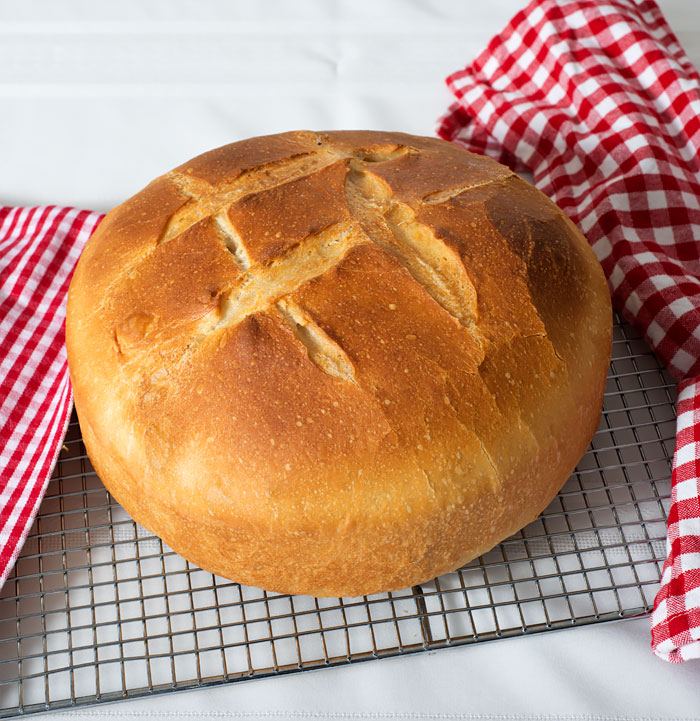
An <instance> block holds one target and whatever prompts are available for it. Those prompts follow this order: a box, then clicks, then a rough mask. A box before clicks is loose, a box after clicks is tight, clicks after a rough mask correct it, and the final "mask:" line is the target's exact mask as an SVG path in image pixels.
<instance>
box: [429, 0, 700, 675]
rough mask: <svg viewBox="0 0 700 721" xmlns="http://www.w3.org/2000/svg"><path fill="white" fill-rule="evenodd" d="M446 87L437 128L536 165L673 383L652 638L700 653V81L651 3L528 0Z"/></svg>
mask: <svg viewBox="0 0 700 721" xmlns="http://www.w3.org/2000/svg"><path fill="white" fill-rule="evenodd" d="M447 84H448V87H449V89H450V90H451V92H452V93H453V95H454V97H455V102H454V103H453V105H452V106H451V107H450V109H449V110H448V112H447V113H446V114H445V116H444V117H443V118H442V119H441V120H440V121H439V126H438V134H439V135H440V136H441V137H443V138H444V139H446V140H451V141H454V142H457V143H460V144H461V145H463V146H465V147H466V148H468V149H470V150H473V151H475V152H480V153H485V154H488V155H491V156H492V157H494V158H496V159H497V160H500V161H501V162H504V163H506V164H507V165H509V166H510V167H512V168H513V169H514V170H516V171H522V170H529V171H531V172H532V174H533V179H534V183H535V185H536V186H537V187H538V188H539V189H540V190H542V191H543V192H544V193H545V194H547V195H548V196H549V197H551V198H552V199H553V200H554V201H555V202H556V203H557V204H558V205H559V206H560V207H561V208H562V209H563V210H564V211H565V212H566V213H567V214H568V215H569V217H570V218H571V219H572V220H573V221H574V222H575V223H577V224H578V226H579V228H580V229H581V230H582V231H583V232H584V234H585V235H586V237H587V238H588V240H589V242H590V243H591V246H592V247H593V250H594V251H595V253H596V255H597V257H598V259H599V260H600V262H601V265H602V266H603V270H604V271H605V274H606V276H607V278H608V283H609V286H610V291H611V295H612V299H613V304H614V306H615V307H616V308H617V309H618V311H619V312H620V313H621V314H622V316H623V317H624V318H625V319H627V320H628V321H629V322H630V323H632V325H633V326H634V327H635V328H636V329H637V330H638V331H639V332H640V333H642V334H643V336H644V338H645V339H646V341H647V342H648V343H649V344H650V346H651V347H652V348H653V350H654V351H655V352H656V354H657V355H658V356H659V358H660V359H661V361H662V362H663V363H664V365H665V366H666V368H667V369H668V370H669V372H670V373H671V374H672V375H673V377H674V378H675V379H676V381H678V382H679V384H680V386H679V393H680V395H679V405H678V426H677V430H678V435H677V445H676V457H675V462H674V470H673V476H672V488H673V491H672V493H673V495H672V508H671V514H670V518H669V531H668V559H667V561H666V564H665V566H664V571H663V577H662V583H661V589H660V591H659V594H658V597H657V599H656V604H655V609H654V612H653V614H652V646H653V649H654V651H655V653H656V654H657V655H659V656H660V657H661V658H664V659H666V660H669V661H676V662H677V661H682V660H685V659H687V658H698V657H700V640H699V639H700V570H699V569H700V501H699V494H700V483H699V481H698V477H699V469H698V450H699V448H698V445H697V441H696V440H690V437H691V436H692V437H693V439H694V438H695V434H700V416H698V414H697V410H696V409H697V408H698V407H699V406H700V395H699V393H700V386H699V385H698V384H699V383H700V379H699V377H700V76H698V73H697V71H696V70H695V68H694V67H693V65H692V63H691V62H690V61H689V60H688V58H687V56H686V55H685V53H684V51H683V49H682V47H681V45H680V43H679V42H678V40H677V39H676V37H675V36H674V34H673V32H672V31H671V29H670V28H669V26H668V24H667V23H666V20H665V19H664V17H663V15H662V13H661V11H660V9H659V7H658V6H657V5H656V3H655V2H653V1H652V0H642V1H641V2H634V1H633V0H534V1H533V2H531V3H530V4H529V5H528V6H527V7H526V8H525V9H524V10H523V11H522V12H520V13H518V14H517V15H516V16H515V17H514V18H513V20H512V21H511V22H510V23H509V24H508V26H507V27H506V28H505V30H504V31H503V32H502V33H501V34H499V35H497V36H496V37H495V38H493V40H491V42H490V43H489V45H488V47H487V49H486V50H485V51H484V52H483V53H482V54H481V55H480V56H479V57H477V58H476V59H475V60H474V61H473V62H472V63H470V64H469V65H468V66H467V67H466V68H464V69H463V70H459V71H457V72H455V73H453V74H452V75H451V76H450V77H449V78H448V79H447ZM689 409H691V410H693V409H695V410H693V412H692V413H691V412H690V410H689ZM693 414H694V415H693ZM696 429H697V430H696ZM681 488H682V489H683V490H682V491H679V489H681ZM679 493H680V494H681V495H679ZM686 494H688V495H686Z"/></svg>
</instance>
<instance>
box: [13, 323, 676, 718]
mask: <svg viewBox="0 0 700 721" xmlns="http://www.w3.org/2000/svg"><path fill="white" fill-rule="evenodd" d="M674 435H675V385H674V383H673V381H672V380H671V378H670V377H669V376H668V375H667V373H666V372H665V371H664V370H663V369H662V368H661V367H660V365H659V363H658V361H657V360H656V358H655V357H654V356H653V354H652V353H651V352H650V350H649V348H648V347H647V346H646V344H645V343H644V341H643V340H641V339H640V338H639V337H638V336H637V335H636V334H635V333H634V332H633V331H632V330H631V328H630V327H629V326H628V325H627V324H625V323H623V322H621V320H620V319H619V318H618V317H616V319H615V327H614V338H613V353H612V361H611V365H610V373H609V376H608V381H607V388H606V394H605V401H604V408H603V413H602V416H601V422H600V426H599V429H598V431H597V433H596V435H595V437H594V439H593V441H592V442H591V446H590V448H589V450H588V452H587V453H586V455H585V456H584V457H583V459H582V460H581V462H580V463H579V465H578V466H577V468H576V471H575V472H574V474H573V475H572V476H571V477H570V478H569V480H568V481H567V483H566V485H565V486H564V487H563V488H562V490H561V492H560V493H559V494H558V495H557V497H556V498H555V499H554V500H553V501H552V503H551V504H550V505H549V507H548V508H547V509H546V510H545V511H544V512H543V513H542V515H541V516H540V517H539V518H538V519H537V520H536V521H535V522H534V523H531V524H530V525H528V526H527V527H526V528H524V529H523V530H522V531H520V532H519V533H517V534H515V535H514V536H512V537H511V538H509V539H507V540H505V541H504V542H503V543H501V544H500V545H499V546H497V547H496V548H494V549H493V550H492V551H490V552H489V553H487V554H486V555H484V556H482V557H481V558H479V559H476V560H474V561H473V562H471V563H469V564H468V565H467V566H465V567H464V568H461V569H459V570H458V571H455V572H454V573H450V574H447V575H445V576H442V577H440V578H437V579H435V580H434V581H432V582H430V583H428V584H424V585H422V586H420V587H414V588H411V589H407V590H405V591H403V592H398V593H386V594H379V595H376V596H371V597H364V598H355V599H345V598H344V599H316V598H310V597H302V596H294V597H292V596H284V595H279V594H273V593H267V592H264V591H261V590H258V589H254V588H248V587H243V586H240V585H238V584H236V583H233V582H231V581H228V580H226V579H223V578H219V577H216V576H213V575H212V574H210V573H207V572H205V571H203V570H201V569H199V568H197V567H195V566H193V565H192V564H190V563H189V562H187V561H186V560H184V559H183V558H182V557H180V556H178V555H177V554H175V553H174V552H173V551H172V550H170V549H169V548H168V547H167V546H165V545H164V544H163V543H162V541H161V540H160V539H159V538H157V537H155V536H154V535H152V534H151V533H149V532H148V531H146V530H145V529H143V528H141V527H140V526H138V525H137V524H136V523H135V522H134V521H133V520H131V518H130V517H129V516H128V515H127V514H126V512H125V511H124V510H123V509H122V508H121V507H120V506H119V505H118V504H117V503H116V502H115V501H114V500H113V499H112V498H111V496H110V495H109V493H108V492H107V491H106V490H105V488H104V486H103V485H102V484H101V482H100V480H99V479H98V478H97V476H96V474H95V472H94V470H93V469H92V466H91V465H90V462H89V459H88V458H87V455H86V453H85V447H84V445H83V442H82V439H81V436H80V428H79V426H78V423H77V420H76V419H75V416H74V417H73V419H72V421H71V423H70V426H69V430H68V434H67V436H66V439H65V442H64V446H63V450H62V451H61V453H60V456H59V460H58V463H57V465H56V469H55V471H54V474H53V476H52V479H51V481H50V482H49V485H48V489H47V493H46V496H45V499H44V501H43V503H42V506H41V509H40V513H39V516H38V518H37V519H36V522H35V524H34V527H33V529H32V531H31V533H30V535H29V537H28V539H27V542H26V544H25V546H24V548H23V550H22V553H21V555H20V558H19V560H18V562H17V564H16V567H15V569H14V571H13V573H12V575H11V576H10V578H9V579H8V581H7V582H6V584H5V587H4V589H3V591H2V593H1V594H0V718H6V717H11V716H16V715H23V714H28V713H34V712H42V711H47V710H53V709H61V708H66V707H71V706H81V705H87V704H94V703H99V702H107V701H115V700H118V699H124V698H134V697H138V696H146V695H153V694H157V693H164V692H170V691H174V690H180V689H186V688H198V687H204V686H210V685H218V684H223V683H230V682H236V681H243V680H246V679H253V678H260V677H265V676H273V675H280V674H287V673H295V672H301V671H306V670H310V669H316V668H324V667H332V666H339V665H344V664H348V663H355V662H359V661H366V660H371V659H378V658H382V657H386V656H398V655H403V654H409V653H416V652H421V651H428V650H433V649H439V648H445V647H449V646H459V645H463V644H470V643H478V642H482V641H488V640H493V639H497V638H504V637H508V636H518V635H522V634H529V633H537V632H542V631H548V630H553V629H561V628H567V627H572V626H580V625H584V624H589V623H596V622H601V621H609V620H613V619H620V618H625V617H631V616H636V615H640V614H645V613H648V612H649V611H650V609H651V607H652V604H653V599H654V596H655V593H656V590H657V587H658V582H659V579H660V575H661V568H662V565H663V561H664V558H665V531H666V517H667V513H668V508H669V505H670V502H669V497H670V471H671V459H672V455H673V447H674Z"/></svg>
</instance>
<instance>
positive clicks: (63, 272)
mask: <svg viewBox="0 0 700 721" xmlns="http://www.w3.org/2000/svg"><path fill="white" fill-rule="evenodd" d="M101 218H102V216H100V215H98V214H96V213H90V212H88V211H86V210H76V209H75V208H57V207H42V208H6V207H0V587H2V584H3V583H4V581H5V578H6V577H7V574H8V573H9V571H10V569H11V568H12V566H13V564H14V562H15V559H16V558H17V554H18V553H19V550H20V548H21V547H22V544H23V543H24V539H25V537H26V535H27V532H28V531H29V528H30V527H31V525H32V522H33V521H34V517H35V516H36V512H37V509H38V507H39V503H40V502H41V499H42V497H43V495H44V489H45V488H46V484H47V482H48V479H49V476H50V475H51V471H52V470H53V467H54V465H55V463H56V458H57V456H58V452H59V450H60V447H61V442H62V441H63V436H64V435H65V433H66V427H67V426H68V419H69V417H70V411H71V403H72V394H71V388H70V381H69V379H68V364H67V359H66V348H65V332H64V321H65V318H66V296H67V294H68V284H69V283H70V279H71V276H72V275H73V270H74V269H75V265H76V263H77V262H78V258H79V256H80V253H81V251H82V249H83V247H84V245H85V243H86V241H87V239H88V238H89V237H90V234H91V233H92V231H93V230H94V229H95V228H96V227H97V224H98V223H99V221H100V220H101Z"/></svg>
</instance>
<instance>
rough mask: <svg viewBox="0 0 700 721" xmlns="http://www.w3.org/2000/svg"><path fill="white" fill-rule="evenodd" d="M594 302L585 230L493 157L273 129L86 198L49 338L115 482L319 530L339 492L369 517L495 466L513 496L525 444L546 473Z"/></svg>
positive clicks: (591, 360)
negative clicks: (105, 201)
mask: <svg viewBox="0 0 700 721" xmlns="http://www.w3.org/2000/svg"><path fill="white" fill-rule="evenodd" d="M609 314H610V309H609V302H608V299H607V290H606V287H605V282H604V279H603V277H602V273H601V271H600V268H599V266H598V265H597V263H596V262H595V259H594V258H593V255H592V253H591V252H590V249H589V248H588V246H587V245H586V243H585V240H584V239H583V238H582V237H581V236H580V234H579V233H578V232H577V231H576V230H575V229H574V227H573V226H572V225H571V223H570V222H569V221H568V220H567V219H566V218H565V216H564V215H563V214H562V213H561V212H560V211H559V210H558V209H557V208H556V207H555V206H554V205H553V204H552V203H550V202H549V201H548V200H547V199H546V198H544V196H542V195H541V194H540V193H539V192H538V191H536V190H535V189H534V188H532V187H531V186H529V185H528V184H526V183H525V182H523V181H522V180H520V179H519V178H518V177H516V176H515V175H513V174H512V173H511V172H510V171H509V170H508V169H506V168H504V167H503V166H501V165H499V164H497V163H495V162H494V161H492V160H489V159H487V158H484V157H481V156H477V155H473V154H471V153H467V152H466V151H464V150H462V149H460V148H458V147H455V146H453V145H450V144H448V143H445V142H442V141H439V140H433V139H430V138H418V137H414V136H409V135H404V134H400V133H382V132H359V131H358V132H328V133H313V132H295V133H285V134H282V135H277V136H268V137H262V138H253V139H250V140H246V141H242V142H239V143H234V144H232V145H229V146H226V147H223V148H219V149H218V150H214V151H212V152H210V153H206V154H204V155H202V156H200V157H198V158H195V159H194V160H191V161H189V162H188V163H186V164H185V165H183V166H180V167H179V168H177V169H175V170H174V171H172V172H170V173H168V174H166V175H164V176H162V177H160V178H158V179H157V180H155V181H154V182H153V183H151V184H150V185H149V186H148V187H147V188H145V189H144V190H143V191H142V192H140V193H139V194H138V195H136V196H134V197H133V198H132V199H130V200H129V201H127V202H126V203H124V204H123V205H121V206H120V207H119V208H117V209H115V210H114V211H113V212H112V213H110V215H109V216H108V217H107V219H106V220H105V221H104V222H103V224H102V225H101V226H100V228H99V229H98V231H97V234H96V235H95V236H94V237H93V239H92V240H91V241H90V244H89V245H88V247H87V249H86V251H85V253H84V256H83V258H82V259H81V263H80V266H79V268H78V271H77V274H76V278H75V280H74V283H73V286H72V288H71V300H70V304H69V322H68V325H69V327H68V344H69V353H70V355H71V359H72V363H71V372H72V375H73V380H74V385H75V392H76V399H77V401H78V407H79V410H81V422H82V421H83V419H84V420H85V422H86V423H89V424H90V426H91V428H92V430H93V432H94V434H95V435H96V436H97V437H98V438H100V439H101V442H102V443H103V445H104V446H105V448H108V449H109V452H110V453H111V454H112V455H114V456H115V457H117V458H119V459H120V461H121V462H122V463H123V467H124V468H126V469H129V473H130V480H129V481H128V484H131V487H130V488H129V489H128V490H127V491H123V492H124V493H126V492H129V493H131V494H132V495H133V496H134V498H137V497H138V494H139V493H141V492H142V491H143V492H144V493H146V491H145V490H144V489H146V488H147V484H148V483H149V482H157V483H158V487H159V489H160V490H159V493H160V494H161V497H162V501H163V503H164V504H167V503H168V502H169V498H170V500H171V501H172V503H173V504H177V505H179V506H183V507H187V512H188V513H202V514H205V513H211V509H215V512H216V514H217V516H218V517H230V518H231V519H232V521H231V522H232V523H237V524H239V525H240V524H242V525H243V526H245V524H250V525H251V527H255V528H256V529H258V530H259V529H261V528H265V527H267V526H269V525H270V524H273V523H275V524H280V525H285V524H289V527H290V528H294V529H302V530H303V528H304V525H305V524H307V525H309V527H312V526H313V527H314V528H315V529H316V530H317V532H318V529H319V528H321V529H322V528H323V524H324V523H327V524H328V527H329V528H333V529H334V531H333V532H337V529H338V527H339V524H340V525H342V523H343V522H345V523H354V522H355V521H353V518H351V514H349V511H348V509H353V514H355V515H356V516H360V515H361V516H363V518H364V521H363V522H367V523H370V522H371V519H372V518H376V519H378V520H377V523H384V522H385V521H386V519H387V517H389V516H392V517H393V518H397V517H399V516H401V515H402V514H404V513H405V514H411V513H416V512H417V509H418V510H420V509H424V508H425V507H427V506H429V505H430V504H438V505H439V504H447V503H462V502H464V503H467V502H468V500H469V499H470V498H472V499H478V498H479V496H480V494H488V493H491V494H493V493H496V492H497V491H498V489H499V488H501V487H502V486H503V484H506V483H509V484H510V485H509V486H508V487H509V488H510V490H509V493H510V494H511V501H512V502H514V503H517V502H518V499H517V493H518V490H517V488H518V486H517V480H516V481H513V478H514V477H515V476H514V474H518V473H522V472H523V468H524V465H525V466H527V463H528V459H535V458H539V462H540V463H541V462H542V460H543V458H544V459H548V461H547V462H550V461H551V463H552V464H555V463H561V464H562V468H564V466H567V464H568V466H569V468H568V470H570V466H571V464H572V463H573V462H575V459H574V461H571V459H569V455H571V453H570V452H569V451H568V449H566V439H562V438H560V435H561V423H562V415H561V413H564V412H566V413H568V414H569V417H571V414H572V413H575V408H576V405H577V404H579V405H580V404H583V405H586V406H587V407H588V408H590V406H591V403H593V404H595V403H597V402H598V400H597V399H598V393H599V390H598V389H599V387H600V380H601V369H603V372H604V368H605V365H606V361H605V359H606V356H607V353H608V351H609V344H608V343H607V340H609ZM105 379H109V382H108V383H106V382H105ZM591 379H593V380H591ZM588 380H591V384H593V385H594V386H595V388H594V389H593V390H592V391H591V390H590V388H589V387H588V386H587V384H588ZM591 387H593V386H591ZM558 398H559V399H562V401H561V408H562V409H563V410H561V412H559V411H558V410H557V411H553V412H552V413H547V412H544V413H543V412H542V407H543V404H546V405H547V406H551V407H552V408H554V406H556V405H557V399H558ZM586 423H587V424H588V425H590V421H589V420H587V421H586ZM567 427H568V426H567ZM513 438H516V439H517V443H516V445H517V448H514V447H513ZM550 439H554V440H550ZM584 443H585V441H584ZM579 445H580V444H579ZM545 446H546V453H543V454H540V455H539V456H538V455H537V454H538V449H540V448H541V447H545ZM575 452H578V445H577V449H576V451H575ZM530 470H531V471H532V469H530ZM564 472H568V471H566V470H564ZM455 479H457V480H455ZM459 479H465V480H459ZM509 479H510V480H509ZM128 484H127V485H128ZM142 484H143V485H142ZM397 484H400V485H401V488H400V489H398V491H397V487H398V486H397ZM455 489H457V490H455ZM397 492H398V494H399V495H400V497H401V500H400V503H399V505H400V507H397V501H396V493H397ZM463 496H464V497H463ZM523 500H525V499H523ZM321 532H322V531H321Z"/></svg>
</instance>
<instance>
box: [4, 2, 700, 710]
mask: <svg viewBox="0 0 700 721" xmlns="http://www.w3.org/2000/svg"><path fill="white" fill-rule="evenodd" d="M660 4H661V6H662V9H663V10H664V12H665V13H666V16H667V18H668V20H669V22H670V24H671V26H672V27H673V28H674V29H675V30H676V32H677V34H678V35H679V38H680V40H681V43H682V44H683V45H684V47H685V48H686V51H687V52H688V54H689V55H690V58H691V60H693V61H694V63H695V64H696V66H697V65H700V2H698V0H661V2H660ZM523 5H524V2H523V0H461V1H460V0H410V1H409V0H403V1H400V0H352V1H350V0H347V1H345V2H342V1H340V0H338V1H334V0H294V1H293V2H288V1H284V0H257V1H256V0H243V1H241V0H237V1H235V2H225V1H224V0H202V1H199V0H118V1H117V0H114V1H111V0H110V2H106V1H104V0H68V1H59V0H44V1H43V2H38V1H33V0H24V1H23V2H19V1H16V0H15V1H7V0H0V203H2V204H5V205H12V204H15V205H19V204H21V205H33V204H47V203H55V204H67V205H75V206H79V207H84V208H90V209H95V210H102V211H104V210H107V209H108V208H110V207H111V206H113V205H115V204H116V203H118V202H120V201H121V200H123V199H124V198H125V197H127V196H129V195H131V194H132V193H133V192H135V191H136V190H138V189H139V188H140V187H141V186H143V185H145V184H146V183H147V182H148V181H149V180H150V179H151V178H152V177H154V176H156V175H159V174H160V173H162V172H164V171H165V170H167V169H169V168H171V167H173V166H175V165H177V164H179V163H180V162H182V161H183V160H185V159H186V158H188V157H190V156H192V155H195V154H197V153H199V152H202V151H204V150H207V149H209V148H212V147H215V146H218V145H222V144H224V143H227V142H231V141H234V140H238V139H240V138H243V137H247V136H250V135H257V134H263V133H269V132H278V131H282V130H288V129H294V128H304V127H306V128H311V129H333V128H353V127H355V128H377V129H396V130H403V131H407V132H413V133H419V134H426V135H429V134H433V132H434V127H435V121H436V119H437V117H438V116H439V115H440V113H441V112H442V111H443V110H444V109H445V108H446V107H447V105H448V103H449V102H450V98H449V95H448V93H447V91H446V89H445V87H444V83H443V79H444V77H445V76H446V75H447V74H448V73H449V72H451V71H452V70H455V69H457V68H458V67H460V66H463V65H465V64H466V63H467V62H468V61H469V60H470V59H471V58H472V57H473V56H474V55H475V54H476V53H478V52H479V51H480V50H481V49H482V48H483V47H484V46H485V45H486V43H487V42H488V40H489V38H490V37H491V36H492V35H493V34H494V33H496V32H498V31H499V30H500V29H501V28H502V27H503V26H504V25H505V23H506V22H507V21H508V20H509V18H510V17H511V16H512V15H513V14H514V13H515V12H517V11H518V10H519V9H520V8H521V7H522V6H523ZM114 715H120V716H121V715H124V716H126V717H134V718H137V717H138V718H141V717H143V716H152V715H155V716H157V717H158V716H159V717H164V718H165V717H168V718H169V717H193V718H195V717H205V718H210V717H212V718H219V717H231V718H242V719H256V718H272V719H287V718H289V719H308V718H313V719H316V718H319V719H320V718H331V719H340V718H343V719H344V718H348V719H358V720H359V719H405V720H407V721H408V720H410V719H433V718H435V719H445V720H450V719H455V720H457V719H493V720H494V721H495V720H496V719H517V720H520V719H522V720H523V721H524V720H525V719H540V720H544V719H565V720H569V721H573V719H581V720H583V719H587V720H588V721H602V719H680V718H683V719H696V718H700V664H698V663H688V664H686V665H685V666H681V667H674V666H670V665H667V664H665V663H663V662H662V661H659V660H657V659H656V658H654V657H653V655H652V654H651V651H650V650H649V633H648V620H647V619H638V620H634V621H627V622H622V623H616V624H602V625H599V626H595V627H588V628H580V629H575V630H569V631H563V632H558V633H547V634H543V635H540V636H533V637H527V638H520V639H512V640H502V641H497V642H493V643H487V644H479V645H478V646H474V647H468V648H461V649H453V650H450V651H440V652H437V653H432V654H423V655H419V656H414V657H410V658H398V659H390V660H383V661H379V662H374V663H369V664H359V665H356V666H352V667H348V668H343V669H335V670H329V671H323V672H318V673H305V674H301V675H297V676H289V677H284V678H273V679H268V680H262V681H259V682H257V683H244V684H235V685H232V686H228V687H223V688H216V689H210V690H206V691H197V692H190V693H186V694H174V695H172V694H171V695H168V696H163V697H159V698H154V699H147V700H139V701H132V702H124V703H121V704H119V705H112V706H101V707H94V708H92V709H84V710H80V711H77V712H70V713H69V714H54V715H52V718H54V719H59V718H63V717H67V716H71V717H75V716H78V717H81V718H92V717H95V718H101V717H105V718H108V717H111V716H114Z"/></svg>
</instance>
